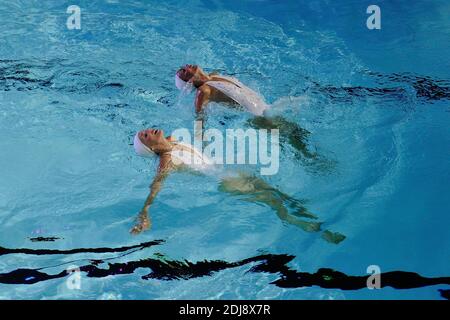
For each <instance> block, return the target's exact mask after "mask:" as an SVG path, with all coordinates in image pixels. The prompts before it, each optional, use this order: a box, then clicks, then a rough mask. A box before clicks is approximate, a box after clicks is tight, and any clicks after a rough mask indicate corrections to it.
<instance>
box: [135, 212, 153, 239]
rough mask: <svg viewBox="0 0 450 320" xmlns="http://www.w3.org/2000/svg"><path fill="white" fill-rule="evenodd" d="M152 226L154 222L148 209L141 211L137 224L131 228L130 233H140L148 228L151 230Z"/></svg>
mask: <svg viewBox="0 0 450 320" xmlns="http://www.w3.org/2000/svg"><path fill="white" fill-rule="evenodd" d="M151 226H152V223H151V221H150V219H149V217H148V213H147V211H141V213H139V216H138V218H137V223H136V225H135V226H134V227H133V228H132V229H131V230H130V233H131V234H132V235H135V236H136V235H138V234H140V233H142V232H144V231H146V230H149V229H150V227H151Z"/></svg>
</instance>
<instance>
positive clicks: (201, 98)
mask: <svg viewBox="0 0 450 320" xmlns="http://www.w3.org/2000/svg"><path fill="white" fill-rule="evenodd" d="M210 96H211V88H210V87H209V86H207V85H203V86H201V87H200V88H198V90H197V95H196V96H195V112H197V113H200V112H201V111H202V110H203V108H204V107H205V106H206V105H207V104H208V103H209V98H210Z"/></svg>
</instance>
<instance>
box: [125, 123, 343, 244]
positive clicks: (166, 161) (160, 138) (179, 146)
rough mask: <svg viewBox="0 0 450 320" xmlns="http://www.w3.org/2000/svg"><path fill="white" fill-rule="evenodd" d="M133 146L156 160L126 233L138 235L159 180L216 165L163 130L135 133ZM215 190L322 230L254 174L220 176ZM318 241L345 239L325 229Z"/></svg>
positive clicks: (299, 205)
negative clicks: (147, 189)
mask: <svg viewBox="0 0 450 320" xmlns="http://www.w3.org/2000/svg"><path fill="white" fill-rule="evenodd" d="M133 145H134V149H135V151H136V153H137V154H138V155H140V156H143V157H158V158H159V164H158V168H157V170H156V175H155V177H154V180H153V182H152V184H151V186H150V193H149V195H148V197H147V199H146V201H145V204H144V206H143V208H142V210H141V212H140V213H139V215H138V217H137V223H136V225H135V226H134V227H133V228H132V229H131V231H130V232H131V233H132V234H139V233H141V232H143V231H145V230H148V229H149V228H150V227H151V219H150V216H149V209H150V206H151V204H152V203H153V201H154V199H155V198H156V196H157V194H158V192H159V191H160V190H161V187H162V184H163V181H164V180H165V179H166V178H167V176H168V175H169V174H170V173H171V172H173V171H176V170H180V169H190V170H193V171H196V172H199V173H208V172H211V171H213V170H214V168H216V167H217V166H218V165H216V164H215V163H214V162H213V161H212V160H211V159H209V158H208V157H206V156H205V155H203V154H202V153H201V152H200V151H198V150H197V149H196V148H195V147H194V146H192V145H190V144H186V143H182V142H179V141H177V140H175V139H174V138H173V137H171V136H165V135H164V131H163V130H160V129H146V130H142V131H140V132H138V133H137V134H136V135H135V137H134V142H133ZM219 190H220V191H222V192H226V193H229V194H232V195H243V196H246V201H250V202H255V203H261V204H265V205H267V206H269V207H270V208H272V209H273V210H275V212H276V213H277V215H278V217H279V218H280V219H281V220H283V221H285V222H287V223H290V224H293V225H295V226H297V227H300V228H302V229H303V230H305V231H307V232H319V231H322V230H321V225H322V223H321V222H317V221H316V220H317V217H316V216H315V215H313V214H311V213H310V212H308V210H307V209H306V208H305V207H304V205H303V203H302V201H301V200H297V199H295V198H293V197H291V196H289V195H287V194H285V193H283V192H281V191H279V190H278V189H276V188H274V187H272V186H270V185H269V184H267V183H266V182H265V181H264V180H262V179H260V178H258V177H256V176H254V175H249V174H244V173H231V174H222V178H221V181H220V186H219ZM288 208H289V209H290V210H289V209H288ZM322 238H324V239H325V240H326V241H328V242H332V243H339V242H341V241H342V240H344V239H345V236H344V235H342V234H340V233H335V232H331V231H329V230H325V231H323V233H322Z"/></svg>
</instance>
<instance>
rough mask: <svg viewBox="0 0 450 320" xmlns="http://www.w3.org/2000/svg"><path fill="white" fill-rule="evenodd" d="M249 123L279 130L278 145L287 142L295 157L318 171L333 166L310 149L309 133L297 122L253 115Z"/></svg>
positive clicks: (253, 125)
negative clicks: (294, 152)
mask: <svg viewBox="0 0 450 320" xmlns="http://www.w3.org/2000/svg"><path fill="white" fill-rule="evenodd" d="M249 125H250V126H251V127H253V128H256V129H267V130H270V129H278V130H280V145H281V148H282V149H284V148H285V146H286V145H287V144H289V145H291V146H292V147H293V148H294V150H295V151H296V158H297V159H298V160H300V161H302V162H304V163H305V164H306V165H308V166H313V167H314V168H315V169H319V170H320V171H329V170H330V169H331V168H333V167H334V165H335V163H334V162H333V161H332V160H329V159H326V158H325V157H324V156H322V155H320V154H319V153H317V152H313V151H310V148H309V147H308V145H309V136H310V135H311V133H310V132H309V131H308V130H306V129H303V128H302V127H300V126H299V125H298V124H297V123H295V122H292V121H289V120H286V119H284V118H283V117H281V116H273V117H254V118H252V119H250V120H249Z"/></svg>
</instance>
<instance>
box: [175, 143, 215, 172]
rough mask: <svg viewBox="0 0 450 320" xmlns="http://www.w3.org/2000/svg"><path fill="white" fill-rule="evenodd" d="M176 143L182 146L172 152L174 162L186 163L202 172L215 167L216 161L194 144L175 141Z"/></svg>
mask: <svg viewBox="0 0 450 320" xmlns="http://www.w3.org/2000/svg"><path fill="white" fill-rule="evenodd" d="M174 145H175V146H181V148H174V149H173V150H172V151H171V152H170V155H171V158H172V162H173V163H174V164H175V165H177V166H178V165H186V166H187V167H189V168H191V169H194V170H197V171H202V172H205V171H207V170H208V169H209V170H210V169H212V168H214V162H213V161H212V160H211V159H210V158H208V157H207V156H205V155H203V154H202V153H201V152H200V151H199V150H197V149H196V148H195V147H194V146H192V145H190V144H187V143H183V142H178V141H177V142H174Z"/></svg>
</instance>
